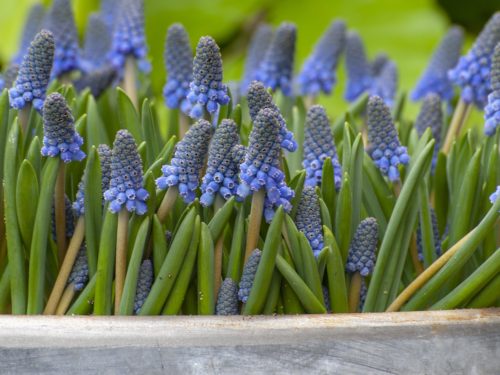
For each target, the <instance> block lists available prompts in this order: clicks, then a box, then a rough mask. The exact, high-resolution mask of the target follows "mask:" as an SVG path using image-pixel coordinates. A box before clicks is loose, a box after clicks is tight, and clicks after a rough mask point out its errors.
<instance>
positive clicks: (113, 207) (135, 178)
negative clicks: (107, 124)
mask: <svg viewBox="0 0 500 375" xmlns="http://www.w3.org/2000/svg"><path fill="white" fill-rule="evenodd" d="M148 197H149V193H148V192H147V191H146V189H144V187H143V176H142V162H141V157H140V156H139V154H138V152H137V145H136V143H135V140H134V137H133V136H132V134H130V133H129V132H128V131H127V130H123V129H122V130H118V132H117V133H116V137H115V142H114V143H113V151H112V153H111V180H110V183H109V187H108V190H106V191H105V192H104V199H105V200H106V201H108V202H109V210H110V211H111V212H112V213H115V214H117V213H119V212H120V211H121V210H122V208H125V209H126V210H127V211H128V212H135V213H136V214H137V215H144V214H145V213H146V211H147V205H146V200H147V199H148Z"/></svg>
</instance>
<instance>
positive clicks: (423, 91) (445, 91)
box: [411, 26, 464, 101]
mask: <svg viewBox="0 0 500 375" xmlns="http://www.w3.org/2000/svg"><path fill="white" fill-rule="evenodd" d="M463 44H464V32H463V30H462V28H460V27H458V26H454V27H451V28H450V29H449V30H448V32H447V33H446V35H445V36H444V38H443V39H442V40H441V42H440V43H439V45H438V47H437V48H436V49H435V50H434V53H433V54H432V57H431V59H430V61H429V65H428V66H427V68H426V69H425V71H424V73H423V74H422V76H421V77H420V80H419V81H418V83H417V85H416V87H415V89H414V90H413V92H412V94H411V99H412V100H420V99H422V98H424V97H425V96H426V95H427V94H430V93H434V94H436V95H439V97H440V98H441V99H442V100H445V101H450V100H451V99H452V98H453V95H454V91H453V83H452V82H451V81H450V79H449V78H448V71H449V70H450V69H452V68H453V67H454V66H455V65H456V64H457V61H458V58H459V57H460V51H461V50H462V46H463Z"/></svg>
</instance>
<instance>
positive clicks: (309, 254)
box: [299, 232, 325, 305]
mask: <svg viewBox="0 0 500 375" xmlns="http://www.w3.org/2000/svg"><path fill="white" fill-rule="evenodd" d="M299 243H300V249H301V251H302V259H303V261H304V271H305V273H304V281H305V283H306V285H307V286H308V287H309V289H311V291H312V292H313V293H314V295H315V296H316V298H317V299H318V301H320V302H321V303H322V304H323V305H324V304H325V301H324V300H323V289H322V287H321V279H320V277H319V272H318V266H317V264H316V259H315V258H314V254H313V251H312V248H311V245H310V244H309V241H308V240H307V238H306V236H305V234H304V233H302V232H299Z"/></svg>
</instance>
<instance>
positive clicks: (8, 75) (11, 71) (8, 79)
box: [2, 63, 20, 90]
mask: <svg viewBox="0 0 500 375" xmlns="http://www.w3.org/2000/svg"><path fill="white" fill-rule="evenodd" d="M19 69H20V66H19V65H18V64H16V63H11V64H9V66H8V67H7V69H6V70H5V72H4V73H3V75H2V79H3V87H2V90H3V89H4V88H6V89H10V88H12V86H13V85H14V82H15V81H16V78H17V75H18V74H19Z"/></svg>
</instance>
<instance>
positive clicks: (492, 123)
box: [484, 42, 500, 136]
mask: <svg viewBox="0 0 500 375" xmlns="http://www.w3.org/2000/svg"><path fill="white" fill-rule="evenodd" d="M491 90H492V91H491V93H490V94H489V95H488V104H487V105H486V107H484V119H485V123H484V133H485V134H486V135H488V136H491V135H494V134H495V132H496V130H497V128H498V126H499V125H500V42H499V43H498V44H497V46H496V47H495V52H494V53H493V62H492V64H491Z"/></svg>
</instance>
